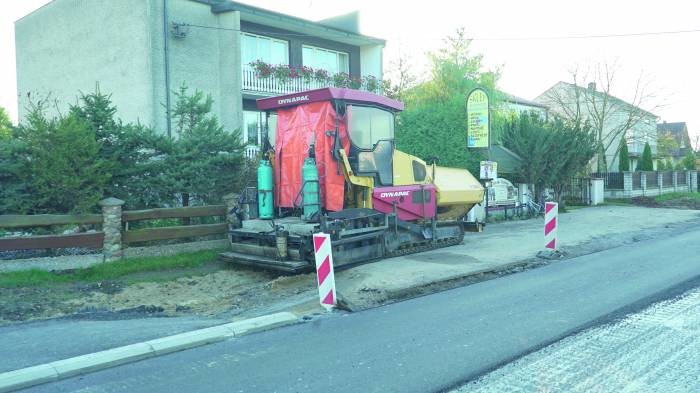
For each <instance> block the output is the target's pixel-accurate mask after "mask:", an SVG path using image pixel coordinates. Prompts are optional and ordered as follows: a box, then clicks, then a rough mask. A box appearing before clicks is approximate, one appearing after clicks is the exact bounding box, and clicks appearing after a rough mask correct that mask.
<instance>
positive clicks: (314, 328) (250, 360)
mask: <svg viewBox="0 0 700 393" xmlns="http://www.w3.org/2000/svg"><path fill="white" fill-rule="evenodd" d="M698 239H700V228H692V229H690V230H687V231H685V232H683V233H679V234H677V235H676V236H673V237H670V238H663V239H652V240H648V241H643V242H639V243H634V244H630V245H628V246H624V247H619V248H615V249H611V250H607V251H603V252H600V253H595V254H590V255H587V256H583V257H578V258H574V259H570V260H567V261H562V262H558V263H554V264H551V265H548V266H545V267H542V268H539V269H534V270H530V271H526V272H522V273H518V274H513V275H510V276H506V277H501V278H499V279H495V280H491V281H485V282H481V283H478V284H474V285H470V286H467V287H462V288H457V289H454V290H450V291H446V292H442V293H438V294H434V295H430V296H425V297H421V298H417V299H412V300H409V301H405V302H401V303H396V304H393V305H389V306H384V307H379V308H376V309H371V310H368V311H365V312H359V313H354V314H337V315H329V316H326V317H323V318H319V319H316V320H314V321H311V322H308V323H304V324H300V325H296V326H290V327H286V328H281V329H277V330H271V331H267V332H264V333H260V334H255V335H251V336H246V337H242V338H239V339H234V340H231V341H226V342H222V343H218V344H213V345H209V346H205V347H200V348H197V349H193V350H189V351H184V352H179V353H175V354H171V355H167V356H163V357H159V358H153V359H149V360H145V361H141V362H137V363H133V364H129V365H124V366H120V367H116V368H113V369H108V370H104V371H100V372H96V373H93V374H88V375H85V376H82V377H76V378H72V379H67V380H64V381H60V382H56V383H52V384H48V385H42V386H38V387H35V388H33V389H31V391H34V392H72V391H80V392H130V393H134V392H169V393H175V392H321V391H324V392H325V391H334V392H358V391H361V392H430V391H443V390H449V389H451V388H455V387H458V386H461V385H463V384H464V383H465V382H467V381H471V380H473V379H475V378H477V377H479V376H481V375H484V374H485V373H487V372H489V371H491V370H494V369H496V368H497V367H499V366H501V365H504V364H507V363H509V362H510V361H512V360H513V359H516V358H518V357H520V356H522V355H524V354H526V353H529V352H532V351H535V350H538V349H540V348H543V347H545V346H547V345H549V344H551V343H553V342H556V341H558V340H560V339H562V338H564V337H567V336H570V335H572V334H574V333H577V332H580V331H582V330H583V329H586V328H589V327H591V326H595V325H598V324H600V323H602V322H609V321H611V320H613V319H615V318H616V317H618V316H620V315H624V314H626V313H628V312H632V311H638V310H640V309H641V308H644V307H646V306H648V305H649V304H651V303H653V302H655V301H658V300H663V299H667V298H669V297H672V296H676V295H678V294H681V293H684V292H686V291H687V290H689V289H691V288H694V287H696V286H698V285H699V284H700V263H699V262H698V255H700V242H698Z"/></svg>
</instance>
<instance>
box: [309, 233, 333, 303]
mask: <svg viewBox="0 0 700 393" xmlns="http://www.w3.org/2000/svg"><path fill="white" fill-rule="evenodd" d="M314 253H315V257H316V274H317V276H318V296H319V298H320V300H321V305H322V306H323V307H325V308H326V310H328V311H330V310H331V309H332V308H333V307H335V305H336V296H335V275H334V274H333V252H332V250H331V236H330V235H329V234H327V233H316V234H314Z"/></svg>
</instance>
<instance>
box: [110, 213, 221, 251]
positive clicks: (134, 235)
mask: <svg viewBox="0 0 700 393" xmlns="http://www.w3.org/2000/svg"><path fill="white" fill-rule="evenodd" d="M212 216H213V217H216V216H226V206H225V205H211V206H195V207H177V208H165V209H149V210H131V211H128V210H127V211H125V212H123V213H122V221H124V222H125V223H126V224H125V230H124V231H123V232H122V242H123V243H124V244H133V243H142V242H148V241H153V240H171V239H182V238H191V237H199V236H208V235H218V234H225V233H226V231H227V230H228V224H226V222H225V221H224V222H221V223H217V224H197V225H179V226H171V227H162V228H143V229H135V230H130V229H129V223H130V222H134V221H142V220H154V219H160V218H185V219H187V218H193V217H212Z"/></svg>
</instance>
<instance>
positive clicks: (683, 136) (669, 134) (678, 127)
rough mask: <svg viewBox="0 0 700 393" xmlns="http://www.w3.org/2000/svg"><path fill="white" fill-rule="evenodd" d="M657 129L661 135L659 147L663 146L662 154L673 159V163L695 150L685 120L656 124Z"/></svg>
mask: <svg viewBox="0 0 700 393" xmlns="http://www.w3.org/2000/svg"><path fill="white" fill-rule="evenodd" d="M656 131H657V132H658V135H659V147H660V148H662V147H663V150H664V151H663V152H662V154H665V155H666V157H660V158H670V159H671V160H673V164H674V165H675V164H677V163H679V162H680V161H681V160H683V158H684V157H685V156H686V154H688V152H689V151H693V147H692V145H691V143H690V135H688V126H687V125H686V124H685V122H684V121H682V122H676V123H667V122H665V121H664V122H663V123H659V124H657V125H656Z"/></svg>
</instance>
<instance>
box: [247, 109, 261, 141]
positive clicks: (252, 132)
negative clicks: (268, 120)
mask: <svg viewBox="0 0 700 393" xmlns="http://www.w3.org/2000/svg"><path fill="white" fill-rule="evenodd" d="M261 114H262V113H261V112H257V111H243V144H245V145H254V146H259V145H260V142H262V141H261V140H260V131H261V129H262V127H261V125H262V124H261V117H262V116H261Z"/></svg>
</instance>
